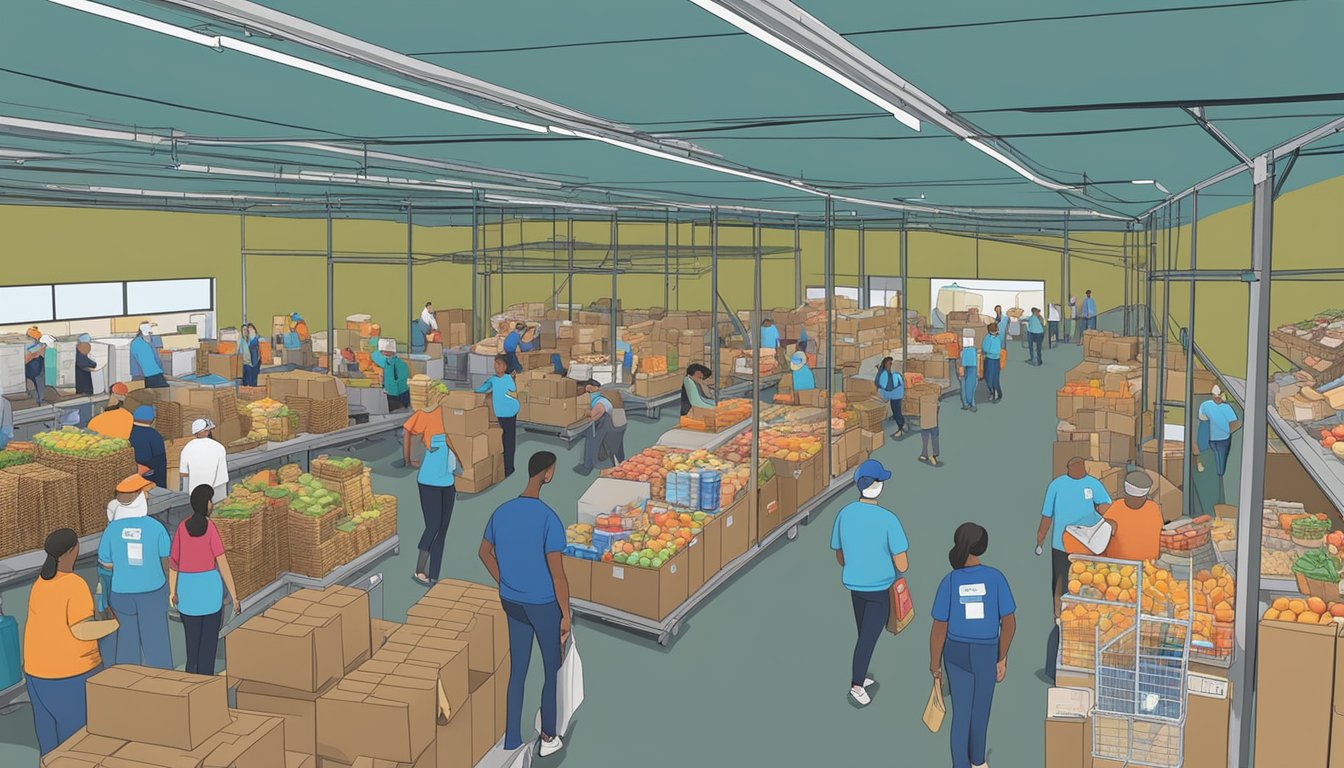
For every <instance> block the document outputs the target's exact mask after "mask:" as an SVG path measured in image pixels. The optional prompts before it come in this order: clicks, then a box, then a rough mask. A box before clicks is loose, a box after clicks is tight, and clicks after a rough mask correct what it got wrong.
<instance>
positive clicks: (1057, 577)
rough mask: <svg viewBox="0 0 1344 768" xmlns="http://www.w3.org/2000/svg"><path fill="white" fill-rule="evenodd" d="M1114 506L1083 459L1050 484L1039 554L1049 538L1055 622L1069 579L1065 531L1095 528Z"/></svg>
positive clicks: (1038, 531)
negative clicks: (1110, 505) (1070, 528)
mask: <svg viewBox="0 0 1344 768" xmlns="http://www.w3.org/2000/svg"><path fill="white" fill-rule="evenodd" d="M1110 503H1111V496H1110V494H1108V493H1106V488H1105V486H1103V485H1102V484H1101V481H1100V480H1098V479H1096V478H1095V477H1092V476H1091V475H1089V474H1087V463H1086V460H1084V459H1083V458H1081V457H1077V458H1073V459H1070V460H1069V463H1068V466H1067V467H1066V468H1065V474H1062V475H1060V476H1059V477H1056V478H1055V479H1054V480H1052V481H1050V485H1049V486H1048V487H1047V488H1046V489H1045V503H1044V504H1043V505H1042V506H1041V524H1040V525H1039V526H1038V527H1037V529H1036V554H1038V555H1039V554H1041V553H1042V551H1043V547H1044V545H1045V538H1046V537H1047V536H1049V537H1050V590H1051V594H1052V595H1054V597H1053V600H1054V603H1055V618H1059V598H1060V596H1061V595H1063V594H1064V585H1065V584H1066V583H1067V582H1068V578H1069V555H1068V553H1067V552H1065V551H1064V529H1065V528H1067V527H1069V526H1070V525H1096V524H1097V521H1098V520H1100V519H1101V510H1102V509H1105V508H1106V506H1108V505H1109V504H1110Z"/></svg>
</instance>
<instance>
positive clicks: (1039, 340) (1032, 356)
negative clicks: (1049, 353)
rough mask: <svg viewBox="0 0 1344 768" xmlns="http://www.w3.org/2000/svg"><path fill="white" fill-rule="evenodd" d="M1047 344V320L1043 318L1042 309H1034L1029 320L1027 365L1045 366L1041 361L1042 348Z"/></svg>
mask: <svg viewBox="0 0 1344 768" xmlns="http://www.w3.org/2000/svg"><path fill="white" fill-rule="evenodd" d="M1044 344H1045V318H1043V317H1041V308H1040V307H1032V308H1031V317H1028V318H1027V363H1029V364H1031V365H1044V364H1045V361H1044V360H1042V359H1041V347H1042V346H1043V345H1044Z"/></svg>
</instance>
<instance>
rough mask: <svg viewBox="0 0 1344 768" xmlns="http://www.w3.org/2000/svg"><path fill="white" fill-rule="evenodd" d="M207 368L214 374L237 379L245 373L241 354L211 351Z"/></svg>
mask: <svg viewBox="0 0 1344 768" xmlns="http://www.w3.org/2000/svg"><path fill="white" fill-rule="evenodd" d="M207 369H208V370H209V371H210V373H211V374H212V375H215V376H219V377H221V378H224V379H229V380H233V379H237V378H240V377H241V376H242V375H243V358H242V357H241V356H240V355H220V354H216V353H211V354H210V355H209V362H208V364H207Z"/></svg>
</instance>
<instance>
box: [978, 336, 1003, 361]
mask: <svg viewBox="0 0 1344 768" xmlns="http://www.w3.org/2000/svg"><path fill="white" fill-rule="evenodd" d="M980 351H981V352H984V353H985V357H987V358H989V359H990V360H998V359H999V354H1000V353H1001V352H1002V351H1003V336H1001V335H999V334H994V333H991V334H989V335H988V336H986V337H985V340H984V341H982V342H980Z"/></svg>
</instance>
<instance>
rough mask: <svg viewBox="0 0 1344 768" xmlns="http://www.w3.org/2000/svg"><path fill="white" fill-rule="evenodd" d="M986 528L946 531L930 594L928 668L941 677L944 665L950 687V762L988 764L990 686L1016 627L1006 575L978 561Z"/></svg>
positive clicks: (957, 766)
mask: <svg viewBox="0 0 1344 768" xmlns="http://www.w3.org/2000/svg"><path fill="white" fill-rule="evenodd" d="M987 549H989V532H988V531H986V530H985V529H984V528H981V527H980V526H979V525H976V524H975V523H962V524H961V526H960V527H959V528H957V531H956V533H955V534H953V536H952V550H951V551H950V552H948V553H947V559H948V561H949V562H950V563H951V564H952V572H951V573H949V574H948V575H947V576H945V577H943V581H942V583H941V584H939V585H938V594H937V596H935V597H934V599H933V610H932V611H931V614H932V616H933V629H932V630H931V631H930V632H929V672H930V673H932V674H933V677H934V679H936V680H941V679H942V677H943V669H944V667H946V669H947V684H948V689H949V690H950V691H951V693H952V768H988V767H987V764H986V762H985V751H986V741H987V738H988V734H989V710H990V705H991V704H992V703H993V700H994V686H995V684H997V683H1000V682H1003V678H1004V675H1006V674H1007V673H1008V646H1010V645H1012V642H1013V633H1014V632H1015V631H1016V630H1017V619H1016V618H1015V617H1014V612H1015V611H1016V610H1017V605H1016V603H1014V602H1013V593H1012V591H1011V590H1010V589H1009V588H1008V581H1007V580H1006V579H1005V578H1004V577H1003V574H1002V573H1000V572H999V571H998V570H997V569H995V568H991V567H989V566H988V565H983V564H981V562H980V556H981V555H983V554H985V551H986V550H987Z"/></svg>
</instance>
